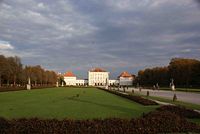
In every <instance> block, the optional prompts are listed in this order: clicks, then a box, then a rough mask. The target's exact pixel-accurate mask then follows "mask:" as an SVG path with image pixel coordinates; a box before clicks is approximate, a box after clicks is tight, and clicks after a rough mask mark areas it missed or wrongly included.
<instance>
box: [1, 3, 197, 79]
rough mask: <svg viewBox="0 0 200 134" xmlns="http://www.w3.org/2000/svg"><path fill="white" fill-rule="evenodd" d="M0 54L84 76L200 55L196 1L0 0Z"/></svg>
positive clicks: (151, 65)
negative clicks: (100, 69)
mask: <svg viewBox="0 0 200 134" xmlns="http://www.w3.org/2000/svg"><path fill="white" fill-rule="evenodd" d="M0 54H4V55H6V56H13V55H17V56H19V57H21V59H22V62H23V64H27V65H37V64H40V65H42V66H43V67H44V68H46V69H52V70H55V71H57V72H65V71H67V70H71V71H73V72H75V74H77V75H78V76H79V77H86V76H87V71H88V70H89V69H90V68H92V67H103V68H105V69H107V70H109V71H111V74H112V77H115V76H117V75H118V74H119V73H120V72H121V71H129V72H131V73H137V71H138V70H139V69H143V68H147V67H154V66H164V65H167V64H168V63H169V61H170V59H171V58H173V57H183V58H196V59H200V5H199V4H198V2H197V1H195V0H56V1H55V0H0Z"/></svg>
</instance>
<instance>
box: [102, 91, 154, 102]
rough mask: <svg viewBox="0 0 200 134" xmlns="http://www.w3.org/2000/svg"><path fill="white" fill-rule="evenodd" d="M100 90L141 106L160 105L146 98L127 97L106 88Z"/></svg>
mask: <svg viewBox="0 0 200 134" xmlns="http://www.w3.org/2000/svg"><path fill="white" fill-rule="evenodd" d="M99 89H101V90H104V91H107V92H109V93H112V94H115V95H118V96H121V97H124V98H127V99H129V100H132V101H135V102H137V103H140V104H142V105H145V106H148V105H158V103H156V102H155V101H152V100H149V99H145V98H143V97H140V96H134V95H127V94H124V93H120V92H117V91H113V90H106V89H104V88H99Z"/></svg>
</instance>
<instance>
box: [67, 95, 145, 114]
mask: <svg viewBox="0 0 200 134" xmlns="http://www.w3.org/2000/svg"><path fill="white" fill-rule="evenodd" d="M68 100H72V101H77V102H82V103H88V104H93V105H97V106H101V107H105V108H108V109H111V110H118V111H121V112H123V113H124V114H125V115H127V113H131V114H132V113H134V112H135V111H134V110H133V109H130V108H126V107H121V106H114V105H106V104H100V103H96V102H92V101H87V100H81V99H78V98H77V97H76V98H75V97H69V98H68ZM132 115H134V114H132ZM141 115H142V113H141Z"/></svg>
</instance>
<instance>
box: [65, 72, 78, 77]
mask: <svg viewBox="0 0 200 134" xmlns="http://www.w3.org/2000/svg"><path fill="white" fill-rule="evenodd" d="M64 77H76V76H75V75H74V74H73V73H72V72H71V71H69V72H66V73H65V74H64Z"/></svg>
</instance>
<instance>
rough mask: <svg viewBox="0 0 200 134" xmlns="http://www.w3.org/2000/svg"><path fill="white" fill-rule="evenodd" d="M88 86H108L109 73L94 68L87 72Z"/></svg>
mask: <svg viewBox="0 0 200 134" xmlns="http://www.w3.org/2000/svg"><path fill="white" fill-rule="evenodd" d="M88 84H89V86H106V85H108V84H109V72H107V71H105V70H103V69H101V68H94V69H91V70H90V71H88Z"/></svg>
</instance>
